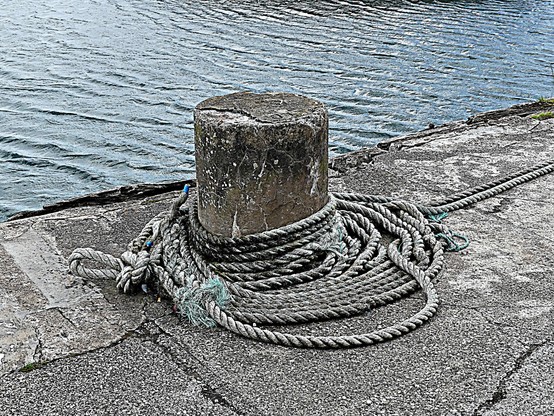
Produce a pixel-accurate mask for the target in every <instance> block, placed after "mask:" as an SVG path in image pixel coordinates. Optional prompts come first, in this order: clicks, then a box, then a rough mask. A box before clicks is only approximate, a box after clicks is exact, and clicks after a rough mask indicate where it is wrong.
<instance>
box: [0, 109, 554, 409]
mask: <svg viewBox="0 0 554 416" xmlns="http://www.w3.org/2000/svg"><path fill="white" fill-rule="evenodd" d="M541 108H542V107H539V106H538V105H536V106H535V107H533V106H523V107H520V108H516V109H514V110H512V111H511V112H505V111H504V112H502V113H492V114H488V115H485V116H480V117H477V118H475V119H473V120H472V123H470V124H467V123H465V122H458V123H453V124H450V125H446V126H442V127H439V128H437V129H434V130H428V131H425V132H421V133H418V134H415V135H411V136H407V137H404V138H401V139H399V140H395V141H392V142H390V143H386V144H382V145H380V146H379V148H377V149H368V150H365V151H360V152H357V153H356V154H351V155H346V156H344V157H340V158H337V159H335V160H334V163H333V166H334V168H333V169H332V170H331V172H330V173H331V190H353V191H359V192H372V193H378V194H385V195H395V196H399V197H403V198H406V199H409V200H415V201H428V200H429V199H431V198H434V197H438V196H441V195H447V194H450V193H452V192H455V191H459V190H463V189H465V188H467V187H469V186H472V185H476V184H479V183H483V182H486V181H488V180H490V179H492V178H496V177H499V176H502V175H504V174H506V173H509V172H513V171H515V170H519V169H520V168H522V167H526V166H531V165H533V164H535V163H537V162H539V161H543V160H547V159H551V158H552V155H553V154H554V120H544V121H541V122H538V121H536V120H533V119H531V118H529V117H528V115H529V114H530V113H532V112H534V111H539V110H540V109H541ZM500 116H502V117H500ZM173 197H174V194H171V193H170V194H163V195H159V196H157V197H149V198H145V199H143V200H141V201H132V202H127V203H125V202H124V203H116V204H111V205H106V206H103V207H90V208H87V207H79V208H73V209H67V210H64V211H60V212H57V213H51V214H48V215H43V216H37V217H34V218H29V219H23V220H18V221H13V222H9V223H4V224H1V225H0V251H1V252H0V270H1V271H2V273H0V291H1V299H2V304H1V307H0V334H1V338H0V357H2V358H1V360H0V362H1V365H2V367H1V368H2V372H3V375H2V376H1V378H0V414H6V415H13V414H29V415H35V414H36V415H43V414H98V413H103V414H150V413H159V414H210V415H212V414H213V415H219V414H242V415H260V414H268V415H313V414H320V415H343V414H348V415H422V416H423V415H451V416H453V415H467V416H474V415H487V416H500V415H502V416H505V415H518V416H519V415H550V414H552V413H553V412H554V381H553V379H554V376H553V374H554V341H553V330H554V324H553V318H554V300H553V294H554V279H553V278H552V276H553V272H554V258H553V256H552V253H553V250H552V243H553V242H554V239H553V237H552V236H553V235H554V220H553V218H554V204H553V202H552V201H553V197H554V175H550V176H546V177H543V178H540V179H537V180H535V181H533V182H530V183H528V184H525V185H522V186H520V187H518V188H516V189H513V190H511V191H509V192H507V193H505V194H503V195H500V196H499V197H496V198H492V199H490V200H487V201H484V202H481V203H479V204H477V205H475V206H473V207H471V208H469V209H465V210H463V211H460V212H456V213H453V214H451V216H450V217H449V219H448V225H449V226H450V227H452V228H453V229H455V230H458V231H460V232H462V233H464V234H466V235H468V236H469V237H470V239H471V245H470V247H469V249H467V250H466V251H464V252H462V253H460V254H451V255H448V256H447V270H446V272H445V274H444V275H443V276H441V277H440V279H439V280H438V282H437V285H436V286H437V290H438V292H439V295H440V297H441V299H442V304H441V307H440V309H439V313H438V315H437V316H436V317H435V318H433V319H432V320H431V321H430V322H429V323H428V324H426V325H424V326H423V327H422V328H420V329H418V330H416V331H414V332H413V333H411V334H409V335H407V336H404V337H402V338H400V339H397V340H394V341H392V342H389V343H385V344H381V345H377V346H375V347H367V348H361V349H354V350H347V351H312V350H299V349H290V348H289V349H287V348H283V347H276V346H271V345H266V344H261V343H256V342H253V341H250V340H245V339H242V338H239V337H238V336H235V335H233V334H231V333H228V332H225V331H222V330H220V329H214V330H207V329H203V328H196V327H191V326H190V325H188V324H186V323H183V322H179V320H178V319H177V318H176V317H175V316H174V315H173V314H172V313H171V305H169V304H167V303H165V302H161V303H158V302H156V300H155V299H151V298H150V297H148V296H146V295H139V296H125V295H121V294H118V293H117V291H116V290H115V289H114V285H113V283H112V282H103V281H96V280H94V281H92V280H91V281H82V280H80V279H76V278H74V277H72V276H70V275H68V274H67V273H66V271H65V267H66V260H65V259H66V258H67V257H68V255H69V254H70V252H71V251H72V250H73V249H74V248H75V247H77V246H92V247H96V248H98V249H102V250H105V251H108V252H111V253H121V252H122V251H123V250H124V248H125V246H126V243H127V242H128V241H129V240H130V239H131V238H132V237H133V236H134V234H136V233H137V232H138V231H139V230H140V228H141V226H142V225H143V224H144V223H146V222H147V220H148V219H149V218H150V217H151V216H152V215H154V214H155V213H156V212H159V211H160V210H162V209H165V207H166V206H167V204H168V203H169V202H170V201H171V199H172V198H173ZM421 302H422V299H421V296H420V295H417V294H416V295H415V296H413V297H411V298H409V299H406V300H403V301H401V302H398V303H396V304H394V305H390V306H388V307H385V308H381V309H377V310H375V311H373V312H372V313H371V314H369V316H362V317H358V318H352V319H348V320H346V321H336V322H331V323H326V324H318V325H313V326H309V327H308V328H305V327H303V328H300V329H298V330H302V331H306V330H307V331H311V332H313V331H316V330H317V331H322V332H325V333H337V334H338V333H344V332H358V331H361V330H364V329H368V328H372V327H375V326H379V325H386V324H388V323H390V322H392V321H394V320H397V319H399V318H401V317H407V316H409V315H410V314H411V313H413V312H414V311H416V310H418V308H419V307H420V306H421ZM41 361H44V362H46V365H44V366H43V367H41V368H37V369H35V370H34V371H30V372H27V373H22V372H18V371H16V370H17V369H18V368H21V367H23V366H24V365H25V364H28V363H32V362H41Z"/></svg>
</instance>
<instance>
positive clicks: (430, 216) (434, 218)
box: [427, 212, 448, 223]
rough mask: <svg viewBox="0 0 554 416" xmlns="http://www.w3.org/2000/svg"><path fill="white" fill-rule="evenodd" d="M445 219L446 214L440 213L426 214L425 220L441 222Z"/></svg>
mask: <svg viewBox="0 0 554 416" xmlns="http://www.w3.org/2000/svg"><path fill="white" fill-rule="evenodd" d="M446 217H448V212H440V213H438V214H434V215H433V214H428V215H427V219H428V220H429V221H431V222H438V223H440V222H442V220H444V219H445V218H446Z"/></svg>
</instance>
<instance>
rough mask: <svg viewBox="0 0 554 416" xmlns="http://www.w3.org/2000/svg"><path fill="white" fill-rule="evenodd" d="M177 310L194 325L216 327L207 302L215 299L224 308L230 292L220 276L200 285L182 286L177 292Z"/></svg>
mask: <svg viewBox="0 0 554 416" xmlns="http://www.w3.org/2000/svg"><path fill="white" fill-rule="evenodd" d="M175 295H176V296H175V298H176V306H177V312H178V313H179V315H181V316H182V317H184V318H186V319H187V320H188V321H189V322H190V323H192V324H193V325H202V326H205V327H208V328H211V327H214V326H215V322H214V320H213V319H212V318H210V317H209V316H208V314H207V313H206V302H209V301H214V302H215V303H216V304H217V306H219V307H220V308H224V307H225V305H227V303H228V302H229V298H230V297H229V292H228V291H227V288H226V287H225V285H224V284H223V282H222V281H221V280H220V279H218V278H211V279H208V280H207V281H206V282H205V283H203V284H202V285H201V286H200V287H197V288H192V289H191V288H189V287H188V286H187V287H181V288H179V289H178V290H177V293H176V294H175Z"/></svg>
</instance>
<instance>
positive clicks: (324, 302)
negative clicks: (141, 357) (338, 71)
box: [69, 161, 554, 348]
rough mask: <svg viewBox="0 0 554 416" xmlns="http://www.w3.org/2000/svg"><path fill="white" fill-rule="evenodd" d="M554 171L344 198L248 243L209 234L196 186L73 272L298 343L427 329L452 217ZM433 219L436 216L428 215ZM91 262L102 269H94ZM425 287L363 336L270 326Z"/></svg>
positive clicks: (78, 256) (82, 253) (454, 242)
mask: <svg viewBox="0 0 554 416" xmlns="http://www.w3.org/2000/svg"><path fill="white" fill-rule="evenodd" d="M553 171H554V162H552V161H550V162H547V163H543V164H541V165H538V166H535V167H533V168H530V169H526V170H523V171H520V172H517V173H515V174H513V175H510V176H506V177H504V178H502V179H499V180H496V181H494V182H490V183H488V184H485V185H482V186H478V187H475V188H472V189H470V190H467V191H464V192H460V193H457V194H454V195H452V196H450V197H447V198H445V199H443V200H440V201H435V202H433V203H432V204H430V205H428V206H425V205H415V204H412V203H409V202H406V201H401V200H394V199H392V198H387V197H379V196H372V195H363V194H356V193H334V194H332V195H331V196H330V199H329V202H328V203H327V204H326V205H325V207H324V208H323V209H321V210H320V211H319V212H317V213H315V214H313V215H312V216H310V217H308V218H306V219H304V220H301V221H299V222H296V223H294V224H291V225H287V226H285V227H282V228H278V229H274V230H269V231H266V232H263V233H259V234H254V235H248V236H245V237H241V238H227V237H222V236H217V235H214V234H211V233H209V232H208V231H207V230H206V229H204V228H203V227H202V225H201V224H200V222H199V220H198V208H197V205H196V203H192V204H189V205H186V204H185V202H186V200H187V198H188V186H187V187H185V191H184V192H183V193H182V194H181V195H180V196H179V197H178V198H177V200H176V201H175V202H174V203H173V206H172V208H171V210H170V211H168V212H165V213H161V214H159V215H158V216H156V217H155V218H153V219H152V220H151V221H150V222H149V223H148V224H147V225H146V226H145V227H144V229H143V230H142V232H141V233H140V235H139V236H138V237H137V238H136V239H135V240H133V241H132V242H131V243H130V244H129V246H128V250H127V251H126V252H125V253H123V255H122V256H121V258H119V259H118V258H115V257H113V256H110V255H108V254H105V253H102V252H99V251H96V250H93V249H90V248H78V249H76V250H75V251H74V252H73V254H72V255H71V256H70V257H69V266H70V270H71V272H72V273H73V274H75V275H79V276H82V277H87V278H113V279H115V280H116V282H117V287H118V288H119V289H121V290H122V291H123V292H125V293H130V292H134V291H137V290H139V289H140V288H143V289H144V288H145V287H146V286H145V285H147V286H150V287H160V288H162V289H163V291H164V292H165V293H166V294H167V295H169V297H171V298H172V300H173V302H174V303H175V305H176V308H177V311H178V312H179V314H180V315H181V316H182V317H183V318H185V319H187V320H189V321H190V322H192V323H194V324H197V325H205V326H213V325H214V324H218V325H220V326H222V327H224V328H227V329H228V330H230V331H232V332H235V333H237V334H240V335H243V336H245V337H248V338H252V339H256V340H260V341H264V342H269V343H274V344H280V345H285V346H294V347H310V348H346V347H355V346H363V345H371V344H375V343H378V342H383V341H386V340H390V339H393V338H396V337H399V336H401V335H404V334H406V333H408V332H410V331H413V330H414V329H416V328H417V327H419V326H421V325H423V323H425V322H426V321H428V320H429V319H430V318H431V317H433V315H435V313H436V312H437V308H438V304H439V299H438V296H437V293H436V290H435V288H434V286H433V280H434V279H435V278H436V277H437V276H438V275H439V274H440V273H441V271H442V270H443V266H444V251H445V250H449V251H457V250H460V249H463V248H464V247H465V246H466V245H467V239H465V237H463V236H460V235H459V234H456V233H453V232H452V231H451V230H449V229H448V228H447V227H446V226H445V225H444V224H442V222H441V220H442V219H443V218H444V216H445V213H446V212H451V211H454V210H459V209H462V208H465V207H467V206H469V205H471V204H474V203H476V202H478V201H482V200H484V199H486V198H490V197H493V196H495V195H498V194H500V193H502V192H504V191H506V190H508V189H510V188H513V187H514V186H517V185H519V184H522V183H524V182H527V181H530V180H532V179H535V178H537V177H539V176H543V175H546V174H548V173H551V172H553ZM426 216H427V218H426ZM84 261H89V262H94V263H96V264H101V265H102V267H101V268H89V267H85V266H84V265H83V262H84ZM418 289H421V290H422V291H423V293H424V294H425V303H424V305H423V306H422V308H421V309H420V310H419V312H417V313H416V314H414V315H413V316H411V317H408V318H406V319H405V320H403V321H401V322H398V323H395V324H394V325H391V326H388V327H386V328H382V329H377V330H374V331H370V332H367V333H363V334H352V335H338V336H313V335H298V334H291V333H283V332H279V331H276V330H274V329H270V328H268V326H276V325H288V324H298V323H308V322H318V321H324V320H329V319H336V318H345V317H352V316H357V315H361V314H363V313H366V312H367V311H369V310H371V309H374V308H377V307H379V306H383V305H386V304H390V303H392V302H394V301H396V300H399V299H402V298H404V297H406V296H408V295H409V294H411V293H413V292H415V291H416V290H418Z"/></svg>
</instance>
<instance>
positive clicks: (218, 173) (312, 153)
mask: <svg viewBox="0 0 554 416" xmlns="http://www.w3.org/2000/svg"><path fill="white" fill-rule="evenodd" d="M327 130H328V117H327V110H326V109H325V107H324V105H323V104H322V103H320V102H318V101H315V100H312V99H310V98H307V97H304V96H301V95H296V94H290V93H266V94H251V93H235V94H229V95H224V96H221V97H212V98H209V99H207V100H205V101H203V102H201V103H200V104H198V105H197V106H196V109H195V111H194V136H195V154H196V179H197V182H198V218H199V220H200V222H201V223H202V225H203V226H204V228H206V229H207V230H208V231H210V232H212V233H214V234H219V235H224V236H227V237H231V236H233V237H239V236H241V235H248V234H253V233H258V232H261V231H267V230H270V229H273V228H278V227H282V226H284V225H288V224H291V223H293V222H296V221H299V220H301V219H303V218H306V217H308V216H309V215H311V214H313V213H314V212H317V211H319V210H320V209H321V208H322V207H323V205H325V204H326V203H327V201H328V195H327V187H328V180H327V164H328V163H327V141H328V139H327V134H328V133H327Z"/></svg>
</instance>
